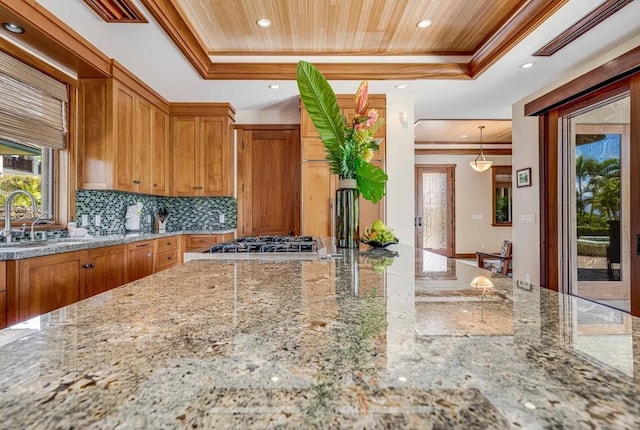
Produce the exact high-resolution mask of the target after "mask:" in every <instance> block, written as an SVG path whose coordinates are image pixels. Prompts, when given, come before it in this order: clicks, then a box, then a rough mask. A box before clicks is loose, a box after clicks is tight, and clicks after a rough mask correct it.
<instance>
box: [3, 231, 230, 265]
mask: <svg viewBox="0 0 640 430" xmlns="http://www.w3.org/2000/svg"><path fill="white" fill-rule="evenodd" d="M235 232H236V230H235V229H227V230H183V231H172V232H167V233H129V234H117V235H109V236H87V237H63V238H60V239H51V240H47V241H34V242H31V241H24V242H13V243H10V244H9V243H5V242H2V243H0V261H3V260H21V259H23V258H32V257H41V256H44V255H53V254H60V253H62V252H71V251H82V250H85V249H92V248H100V247H103V246H113V245H121V244H125V243H132V242H138V241H141V240H151V239H158V238H161V237H169V236H178V235H182V234H227V233H235Z"/></svg>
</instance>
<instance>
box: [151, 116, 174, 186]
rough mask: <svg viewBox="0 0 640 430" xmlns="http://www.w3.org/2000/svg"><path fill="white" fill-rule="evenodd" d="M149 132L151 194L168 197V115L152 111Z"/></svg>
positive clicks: (169, 153)
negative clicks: (150, 132)
mask: <svg viewBox="0 0 640 430" xmlns="http://www.w3.org/2000/svg"><path fill="white" fill-rule="evenodd" d="M151 131H152V134H151V186H152V191H151V193H152V194H154V195H157V196H168V195H169V185H168V174H169V171H168V165H169V160H170V157H171V150H170V146H169V142H170V140H169V115H167V114H166V113H164V112H162V111H161V110H159V109H154V110H153V120H152V129H151Z"/></svg>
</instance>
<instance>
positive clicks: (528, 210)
mask: <svg viewBox="0 0 640 430" xmlns="http://www.w3.org/2000/svg"><path fill="white" fill-rule="evenodd" d="M637 46H640V36H638V37H635V38H633V39H631V40H629V41H627V42H625V43H623V44H620V45H618V46H617V47H615V48H613V49H611V50H608V51H607V52H606V53H604V54H603V55H601V56H599V57H597V58H595V59H593V60H591V61H589V62H587V63H585V64H584V65H582V66H581V67H579V68H575V69H573V70H571V71H570V72H569V73H567V74H565V75H562V76H558V77H557V81H556V83H555V84H554V85H552V86H549V87H547V88H544V89H542V90H540V91H538V92H536V93H534V94H531V95H530V96H528V97H526V98H524V99H522V100H520V101H518V102H517V103H515V104H514V105H513V106H512V121H513V122H512V126H513V130H512V139H513V142H512V148H513V169H514V171H515V170H517V169H522V168H524V167H531V179H532V186H531V187H527V188H515V189H514V195H513V212H514V215H515V216H516V219H518V218H517V217H518V216H519V215H521V214H534V215H535V224H519V223H514V225H513V252H514V255H515V256H516V259H517V260H515V261H516V262H517V264H514V266H513V277H514V279H520V280H526V275H527V274H530V276H531V283H533V284H539V283H540V273H539V272H540V252H539V250H540V207H539V193H540V188H539V185H538V184H539V173H540V171H539V168H538V162H539V157H538V119H537V117H534V118H530V117H525V116H524V105H525V104H527V103H528V102H530V101H532V100H535V99H536V98H538V97H540V96H542V95H544V94H547V93H548V92H550V91H552V90H553V89H554V88H557V87H559V86H561V85H563V84H565V83H567V82H569V81H571V80H573V79H575V78H577V77H579V76H581V75H583V74H585V73H587V72H589V71H590V70H593V69H595V68H596V67H598V66H600V65H602V64H604V63H606V62H608V61H610V60H612V59H614V58H616V57H618V56H620V55H622V54H624V53H625V52H627V51H629V50H631V49H633V48H635V47H637Z"/></svg>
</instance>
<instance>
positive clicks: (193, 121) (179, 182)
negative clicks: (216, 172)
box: [171, 117, 202, 196]
mask: <svg viewBox="0 0 640 430" xmlns="http://www.w3.org/2000/svg"><path fill="white" fill-rule="evenodd" d="M197 124H198V121H197V118H195V117H174V118H172V120H171V141H172V152H173V154H172V159H173V170H172V175H173V180H172V181H171V187H172V189H171V193H172V195H174V196H194V195H198V193H197V192H198V191H202V190H198V189H197V188H196V183H197V182H198V181H197V179H198V178H199V176H200V175H199V173H200V169H199V168H198V167H197V166H199V165H200V164H199V163H201V162H202V157H201V156H200V155H199V150H200V148H201V146H200V145H197V144H196V138H197Z"/></svg>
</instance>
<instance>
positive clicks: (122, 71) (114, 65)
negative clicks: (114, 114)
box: [111, 59, 169, 113]
mask: <svg viewBox="0 0 640 430" xmlns="http://www.w3.org/2000/svg"><path fill="white" fill-rule="evenodd" d="M111 76H112V77H113V78H115V79H117V80H118V81H120V82H121V83H123V84H124V85H126V86H128V87H129V88H130V89H131V90H133V91H135V92H136V93H137V94H138V95H140V96H142V97H143V98H145V99H146V100H147V101H149V102H150V103H152V104H153V105H154V106H156V107H158V108H160V110H162V111H164V113H169V102H168V101H167V100H166V99H165V98H164V97H162V96H161V95H160V94H158V93H157V92H156V91H155V90H154V89H153V88H151V87H150V86H149V85H147V84H146V83H145V82H143V81H141V80H140V78H138V77H137V76H136V75H134V74H133V73H131V72H130V71H129V70H128V69H127V68H126V67H124V66H123V65H122V64H120V63H118V62H117V61H116V60H114V59H112V60H111Z"/></svg>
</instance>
